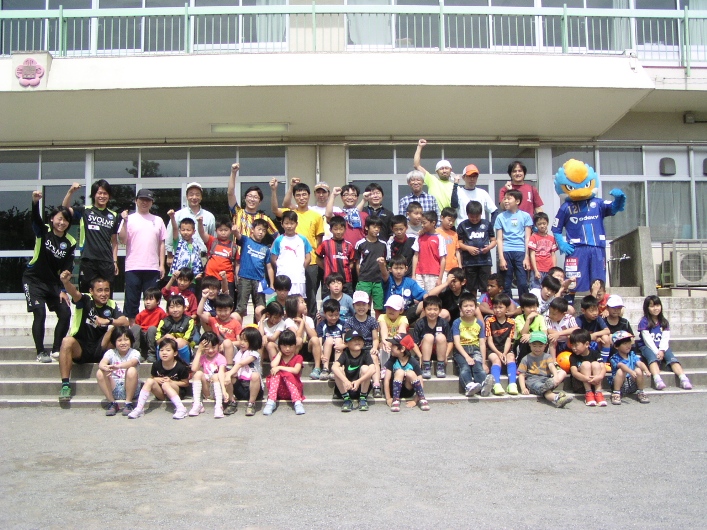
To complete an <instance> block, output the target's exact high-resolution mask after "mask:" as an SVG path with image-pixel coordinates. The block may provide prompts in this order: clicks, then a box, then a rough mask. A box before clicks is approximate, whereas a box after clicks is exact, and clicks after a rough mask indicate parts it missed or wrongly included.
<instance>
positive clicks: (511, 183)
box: [505, 180, 513, 190]
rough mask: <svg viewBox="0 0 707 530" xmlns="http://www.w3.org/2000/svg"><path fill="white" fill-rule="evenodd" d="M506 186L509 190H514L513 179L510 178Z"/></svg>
mask: <svg viewBox="0 0 707 530" xmlns="http://www.w3.org/2000/svg"><path fill="white" fill-rule="evenodd" d="M505 187H506V189H507V190H512V189H513V182H511V181H510V180H509V181H508V182H506V186H505Z"/></svg>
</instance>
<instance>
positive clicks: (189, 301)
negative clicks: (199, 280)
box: [162, 267, 199, 318]
mask: <svg viewBox="0 0 707 530" xmlns="http://www.w3.org/2000/svg"><path fill="white" fill-rule="evenodd" d="M175 281H176V282H177V285H174V282H175ZM193 281H194V273H193V272H192V270H191V269H190V268H188V267H184V268H182V269H179V270H177V271H174V274H173V275H172V277H171V278H170V279H169V281H168V282H167V285H165V286H164V287H163V288H162V296H164V299H165V300H167V304H169V299H170V297H172V296H174V295H175V294H178V295H180V296H182V298H184V312H185V313H186V315H187V316H188V317H189V318H196V308H197V306H198V305H199V303H198V302H197V301H196V296H195V295H194V291H192V290H191V285H192V282H193Z"/></svg>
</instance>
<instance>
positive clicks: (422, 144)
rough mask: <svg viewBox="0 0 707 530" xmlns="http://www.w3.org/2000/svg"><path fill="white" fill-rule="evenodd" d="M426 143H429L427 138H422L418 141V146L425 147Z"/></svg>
mask: <svg viewBox="0 0 707 530" xmlns="http://www.w3.org/2000/svg"><path fill="white" fill-rule="evenodd" d="M426 145H427V140H425V139H424V138H420V139H419V140H418V141H417V146H418V147H425V146H426Z"/></svg>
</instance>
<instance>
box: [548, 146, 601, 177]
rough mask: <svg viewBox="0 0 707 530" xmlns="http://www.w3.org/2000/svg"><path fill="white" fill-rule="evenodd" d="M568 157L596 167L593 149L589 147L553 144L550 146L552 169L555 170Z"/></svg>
mask: <svg viewBox="0 0 707 530" xmlns="http://www.w3.org/2000/svg"><path fill="white" fill-rule="evenodd" d="M570 158H574V159H575V160H580V161H582V162H584V163H585V164H589V165H590V166H592V167H596V165H595V163H594V149H593V148H591V147H569V146H561V145H559V146H555V147H553V148H552V170H553V171H557V170H558V169H560V168H561V167H562V165H563V164H564V163H565V162H567V161H568V160H569V159H570Z"/></svg>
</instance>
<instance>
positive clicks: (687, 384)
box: [680, 377, 692, 390]
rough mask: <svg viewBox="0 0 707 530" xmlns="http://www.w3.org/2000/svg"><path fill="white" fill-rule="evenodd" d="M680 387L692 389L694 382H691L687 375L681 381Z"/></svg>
mask: <svg viewBox="0 0 707 530" xmlns="http://www.w3.org/2000/svg"><path fill="white" fill-rule="evenodd" d="M680 388H682V389H683V390H692V383H690V380H689V379H688V378H687V377H686V378H685V379H683V380H682V381H680Z"/></svg>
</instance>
